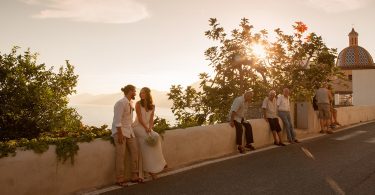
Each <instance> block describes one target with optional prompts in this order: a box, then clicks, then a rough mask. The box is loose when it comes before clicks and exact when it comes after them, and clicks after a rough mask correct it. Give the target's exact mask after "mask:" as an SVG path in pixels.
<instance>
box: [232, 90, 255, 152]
mask: <svg viewBox="0 0 375 195" xmlns="http://www.w3.org/2000/svg"><path fill="white" fill-rule="evenodd" d="M252 96H253V93H252V92H250V91H247V92H245V93H244V95H242V96H240V97H237V98H236V99H234V101H233V104H232V107H231V109H230V111H229V116H230V121H229V123H230V126H231V127H235V128H236V143H237V149H238V151H239V152H240V153H245V148H247V149H249V150H255V148H254V147H253V146H252V145H251V143H253V142H254V140H253V131H252V127H251V125H250V123H249V122H248V121H247V120H245V113H246V111H247V109H248V107H249V103H250V101H251V98H252ZM242 126H244V127H245V137H246V146H245V148H244V147H243V146H242V132H243V128H242Z"/></svg>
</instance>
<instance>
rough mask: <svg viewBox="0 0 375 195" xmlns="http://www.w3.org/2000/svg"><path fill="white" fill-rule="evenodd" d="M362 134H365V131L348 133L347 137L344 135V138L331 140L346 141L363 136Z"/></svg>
mask: <svg viewBox="0 0 375 195" xmlns="http://www.w3.org/2000/svg"><path fill="white" fill-rule="evenodd" d="M363 133H367V131H355V132H353V133H350V134H348V135H344V136H341V137H337V138H333V139H334V140H339V141H342V140H347V139H350V138H353V137H355V136H358V135H360V134H363Z"/></svg>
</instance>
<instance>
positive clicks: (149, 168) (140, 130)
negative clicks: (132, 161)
mask: <svg viewBox="0 0 375 195" xmlns="http://www.w3.org/2000/svg"><path fill="white" fill-rule="evenodd" d="M140 107H141V116H142V120H143V123H144V124H146V125H147V127H148V126H149V121H150V117H151V113H152V111H148V112H146V109H145V108H144V107H142V106H140ZM133 129H134V133H135V137H136V138H137V140H138V146H139V153H140V155H139V163H140V166H139V167H140V169H141V170H143V171H144V172H149V173H159V172H161V171H162V170H163V169H164V167H165V166H166V165H167V163H166V161H165V159H164V155H163V151H162V148H161V137H160V135H159V134H158V133H156V132H155V131H151V135H152V136H157V137H158V141H157V144H156V145H155V146H149V145H148V144H147V143H146V141H145V139H146V138H147V136H149V135H148V134H147V132H146V130H145V129H144V127H143V126H142V125H141V124H140V123H139V121H138V118H136V119H135V122H134V124H133ZM141 167H142V168H141Z"/></svg>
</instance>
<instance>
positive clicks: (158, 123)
mask: <svg viewBox="0 0 375 195" xmlns="http://www.w3.org/2000/svg"><path fill="white" fill-rule="evenodd" d="M169 129H170V124H169V123H168V122H167V120H165V119H164V118H160V117H158V116H157V117H156V118H155V119H154V129H153V130H154V131H155V132H157V133H159V134H160V135H161V136H163V134H164V133H165V131H166V130H169Z"/></svg>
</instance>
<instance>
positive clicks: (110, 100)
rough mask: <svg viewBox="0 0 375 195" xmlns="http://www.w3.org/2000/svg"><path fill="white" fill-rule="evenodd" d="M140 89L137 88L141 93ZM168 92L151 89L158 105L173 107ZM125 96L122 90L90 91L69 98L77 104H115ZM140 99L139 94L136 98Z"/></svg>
mask: <svg viewBox="0 0 375 195" xmlns="http://www.w3.org/2000/svg"><path fill="white" fill-rule="evenodd" d="M139 91H140V89H137V93H139ZM167 93H168V92H165V91H157V90H151V95H152V97H153V99H154V103H155V105H156V106H157V107H164V108H171V107H172V101H170V100H168V96H167ZM122 97H123V94H122V93H121V92H119V93H111V94H100V95H92V94H88V93H84V94H78V95H73V96H71V97H70V98H69V103H70V104H73V105H77V104H90V105H114V104H115V102H116V101H117V100H119V99H120V98H122ZM138 99H139V96H138V95H137V97H136V100H138Z"/></svg>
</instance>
